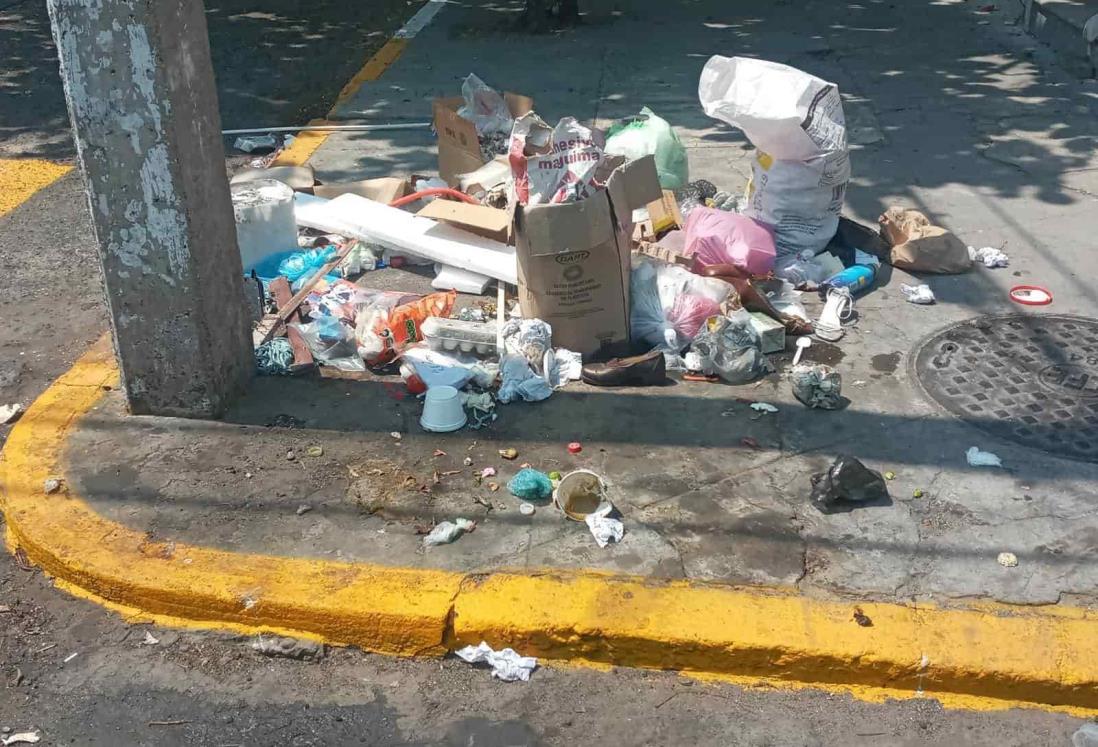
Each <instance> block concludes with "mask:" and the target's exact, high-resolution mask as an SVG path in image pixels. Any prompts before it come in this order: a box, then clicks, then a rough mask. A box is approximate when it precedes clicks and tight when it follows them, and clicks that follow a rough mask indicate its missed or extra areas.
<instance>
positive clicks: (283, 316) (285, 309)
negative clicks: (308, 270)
mask: <svg viewBox="0 0 1098 747" xmlns="http://www.w3.org/2000/svg"><path fill="white" fill-rule="evenodd" d="M354 245H355V242H354V241H348V242H347V243H346V244H344V245H343V246H342V247H340V249H339V251H338V252H337V253H336V255H335V256H334V257H333V258H332V259H331V260H330V261H329V262H328V263H327V264H325V265H324V266H323V267H321V268H320V272H318V273H316V274H315V275H313V276H312V277H311V278H309V281H308V282H307V283H305V285H303V286H301V290H299V291H298V292H297V293H296V294H295V295H294V297H293V298H291V299H290V300H289V301H287V302H286V303H285V304H283V303H281V302H279V305H278V314H276V315H275V316H276V317H277V318H276V319H275V326H274V328H273V329H271V331H270V332H268V333H267V335H266V336H265V337H264V338H263V342H266V341H267V340H269V339H271V338H272V337H274V336H275V335H276V334H278V333H279V332H281V331H282V325H283V324H285V323H286V321H288V320H289V319H290V317H291V316H293V314H294V312H295V311H297V309H298V307H299V306H301V303H302V301H304V300H305V297H306V296H308V295H309V293H310V292H311V291H312V290H313V288H314V287H316V284H317V283H319V282H320V279H321V278H322V277H324V276H325V275H327V274H328V273H329V272H331V271H332V270H334V269H335V268H336V267H337V266H338V265H339V263H340V262H342V261H343V260H344V259H345V258H346V257H347V253H348V252H350V251H351V249H352V248H353V247H354Z"/></svg>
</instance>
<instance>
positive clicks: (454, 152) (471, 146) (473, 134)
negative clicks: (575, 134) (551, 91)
mask: <svg viewBox="0 0 1098 747" xmlns="http://www.w3.org/2000/svg"><path fill="white" fill-rule="evenodd" d="M503 98H504V100H505V101H506V102H507V108H508V109H510V110H511V116H512V117H516V118H517V117H521V116H522V115H523V114H526V113H528V112H532V111H533V110H534V100H533V99H532V98H530V97H528V96H523V95H521V94H517V93H504V94H503ZM464 103H465V99H463V98H462V97H461V96H451V97H449V98H444V99H435V100H434V102H433V103H432V105H431V109H432V112H433V115H434V125H435V132H436V133H438V174H439V176H441V177H442V178H443V179H445V180H446V182H447V183H448V184H450V186H457V176H458V175H459V174H467V173H469V172H470V171H476V170H477V169H479V168H480V167H481V166H483V165H484V164H485V163H487V161H485V160H484V157H483V156H482V155H481V152H480V141H479V140H478V139H477V128H476V126H475V125H474V124H473V123H472V122H470V121H469V120H468V119H465V118H464V117H461V116H459V115H458V109H460V108H461V105H462V104H464Z"/></svg>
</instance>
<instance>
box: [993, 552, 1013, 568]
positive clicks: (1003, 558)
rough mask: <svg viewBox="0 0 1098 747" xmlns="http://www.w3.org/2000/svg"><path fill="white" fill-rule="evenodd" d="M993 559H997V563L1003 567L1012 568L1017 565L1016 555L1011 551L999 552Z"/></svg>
mask: <svg viewBox="0 0 1098 747" xmlns="http://www.w3.org/2000/svg"><path fill="white" fill-rule="evenodd" d="M995 560H997V561H998V563H999V565H1001V566H1003V568H1014V567H1016V566H1017V565H1018V556H1017V555H1015V554H1014V553H1012V552H1001V553H999V556H998V557H997V558H995Z"/></svg>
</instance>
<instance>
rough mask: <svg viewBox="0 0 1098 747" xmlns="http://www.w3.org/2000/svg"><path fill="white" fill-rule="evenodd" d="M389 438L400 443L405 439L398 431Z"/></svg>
mask: <svg viewBox="0 0 1098 747" xmlns="http://www.w3.org/2000/svg"><path fill="white" fill-rule="evenodd" d="M389 438H391V439H393V440H394V441H399V440H401V439H402V438H404V436H402V435H401V434H400V433H399V432H398V431H393V432H392V433H390V434H389Z"/></svg>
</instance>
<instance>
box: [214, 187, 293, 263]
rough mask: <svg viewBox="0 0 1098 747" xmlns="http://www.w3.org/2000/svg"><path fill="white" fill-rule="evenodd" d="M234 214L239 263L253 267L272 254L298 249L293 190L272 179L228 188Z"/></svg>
mask: <svg viewBox="0 0 1098 747" xmlns="http://www.w3.org/2000/svg"><path fill="white" fill-rule="evenodd" d="M230 191H231V192H232V197H233V214H234V216H235V217H236V243H237V244H238V245H239V246H240V263H241V265H242V266H243V267H244V268H245V269H247V268H249V267H255V266H256V265H257V264H259V263H260V262H262V261H263V260H264V259H266V258H267V257H269V256H270V255H272V254H278V253H279V252H292V251H297V249H298V246H297V222H296V221H295V220H294V191H293V190H292V189H290V188H289V187H288V186H287V185H285V184H283V183H282V182H279V181H275V180H274V179H256V180H255V181H251V182H244V183H243V184H234V185H232V187H231V188H230Z"/></svg>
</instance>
